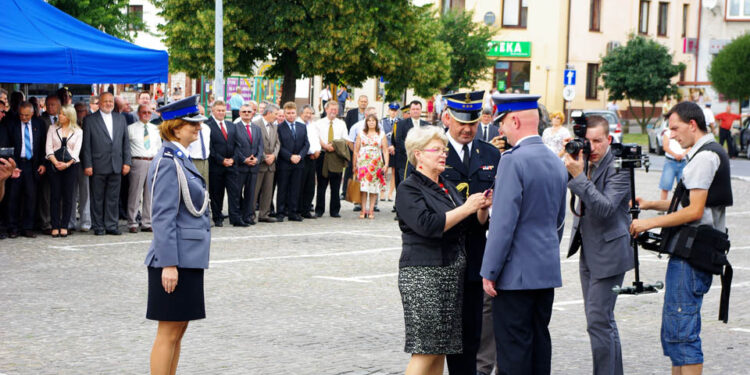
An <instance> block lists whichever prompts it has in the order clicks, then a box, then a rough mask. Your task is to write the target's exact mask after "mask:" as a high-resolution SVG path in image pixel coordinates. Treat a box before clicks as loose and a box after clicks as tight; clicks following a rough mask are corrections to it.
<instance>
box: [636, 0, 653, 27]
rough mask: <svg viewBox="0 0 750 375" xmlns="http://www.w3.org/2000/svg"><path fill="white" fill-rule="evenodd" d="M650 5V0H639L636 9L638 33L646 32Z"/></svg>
mask: <svg viewBox="0 0 750 375" xmlns="http://www.w3.org/2000/svg"><path fill="white" fill-rule="evenodd" d="M650 5H651V2H650V1H646V0H641V3H640V6H639V10H638V33H639V34H648V8H649V6H650Z"/></svg>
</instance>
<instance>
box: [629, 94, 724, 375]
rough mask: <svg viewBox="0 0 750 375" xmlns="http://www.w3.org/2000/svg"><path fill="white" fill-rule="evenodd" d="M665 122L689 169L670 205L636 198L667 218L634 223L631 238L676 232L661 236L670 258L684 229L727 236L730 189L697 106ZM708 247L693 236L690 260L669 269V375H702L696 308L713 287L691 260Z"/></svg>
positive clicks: (665, 344)
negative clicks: (658, 230)
mask: <svg viewBox="0 0 750 375" xmlns="http://www.w3.org/2000/svg"><path fill="white" fill-rule="evenodd" d="M667 116H668V118H669V130H670V131H671V137H672V138H673V139H676V140H677V142H679V143H680V146H681V147H683V148H688V147H691V149H690V151H689V152H688V155H687V156H688V164H687V165H686V166H685V169H684V170H683V173H682V180H681V181H680V183H679V184H678V185H677V189H675V193H674V195H675V197H674V198H673V201H674V204H671V203H670V201H667V200H661V201H644V200H643V199H641V198H636V200H637V202H638V204H639V205H640V206H641V208H642V209H654V210H660V211H668V210H669V212H668V213H667V214H666V215H663V216H657V217H653V218H648V219H641V220H633V222H632V223H631V224H630V233H631V234H632V235H634V236H635V235H638V234H639V233H641V232H644V231H647V230H649V229H652V228H659V227H678V226H679V227H680V228H675V229H679V231H677V232H676V234H675V235H673V236H671V240H670V238H667V237H669V236H665V232H664V231H663V232H662V237H663V238H662V241H663V242H664V243H663V245H666V246H667V249H669V250H671V251H669V253H672V254H674V253H675V251H678V253H680V252H679V250H680V249H681V247H678V245H680V244H681V241H677V240H678V239H680V238H679V237H681V236H680V233H682V232H687V229H696V230H697V228H698V226H701V225H706V226H708V228H713V230H716V231H718V232H720V233H724V232H725V207H726V206H731V205H732V187H731V184H730V172H729V157H728V156H727V154H726V152H725V151H724V149H723V148H721V146H720V145H719V144H718V143H716V142H715V140H714V136H713V134H711V133H707V131H708V130H707V128H706V122H705V120H704V117H703V111H702V110H701V108H700V107H699V106H698V105H697V104H695V103H691V102H682V103H679V104H677V105H675V106H674V107H672V109H671V110H670V111H669V113H667ZM683 193H684V194H683ZM680 196H682V197H680ZM681 198H682V199H681ZM677 203H679V205H677ZM670 206H672V207H671V208H672V209H670ZM675 208H676V210H675ZM673 210H674V212H672V211H673ZM704 228H706V227H702V228H701V229H704ZM700 233H701V232H700V231H698V234H700ZM667 234H669V231H667ZM711 242H712V241H708V242H707V241H701V238H700V236H696V237H695V242H694V244H699V245H698V246H691V247H692V249H691V258H690V260H688V259H684V258H682V257H680V256H671V257H670V259H669V264H668V265H667V275H666V280H665V284H666V292H665V293H664V307H663V310H662V329H661V343H662V349H663V350H664V355H666V356H669V358H670V359H671V360H672V373H673V374H688V373H689V374H700V373H701V372H702V371H703V352H702V349H701V340H700V337H699V335H700V327H701V323H700V319H701V317H700V307H701V304H702V302H703V295H704V294H705V293H706V292H708V289H709V288H710V287H711V281H712V275H711V273H709V272H705V271H703V270H700V269H698V268H696V266H695V264H696V263H695V262H694V261H695V260H696V259H694V258H692V254H697V255H699V253H703V252H705V251H708V252H710V251H712V249H711V248H710V247H711ZM720 312H721V308H720ZM725 314H726V311H725ZM720 317H721V313H720Z"/></svg>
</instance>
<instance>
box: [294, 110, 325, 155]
mask: <svg viewBox="0 0 750 375" xmlns="http://www.w3.org/2000/svg"><path fill="white" fill-rule="evenodd" d="M297 122H301V123H303V124H305V129H307V141H308V142H310V148H309V149H308V150H307V154H308V155H312V154H314V153H316V152H318V151H320V141H319V139H320V138H318V127H317V126H315V125H314V123H313V122H312V121H310V122H304V121H302V119H301V118H299V117H297ZM327 136H328V133H326V137H327ZM326 139H327V138H326Z"/></svg>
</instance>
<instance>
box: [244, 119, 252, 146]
mask: <svg viewBox="0 0 750 375" xmlns="http://www.w3.org/2000/svg"><path fill="white" fill-rule="evenodd" d="M245 130H247V136H248V138H250V144H251V145H252V144H253V132H252V131H250V124H245Z"/></svg>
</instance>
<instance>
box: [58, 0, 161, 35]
mask: <svg viewBox="0 0 750 375" xmlns="http://www.w3.org/2000/svg"><path fill="white" fill-rule="evenodd" d="M47 2H48V3H49V4H50V5H53V6H54V7H55V8H57V9H60V10H61V11H63V12H65V13H67V14H69V15H71V16H73V17H75V18H76V19H78V20H79V21H82V22H84V23H86V24H88V25H90V26H93V27H95V28H97V29H99V30H101V31H103V32H105V33H107V34H109V35H112V36H114V37H116V38H120V39H124V40H127V41H132V40H133V39H132V36H135V35H137V33H138V31H139V30H140V31H148V30H146V25H145V23H143V19H141V18H140V16H139V15H137V14H134V13H128V5H129V4H130V1H128V0H48V1H47ZM131 32H132V35H131Z"/></svg>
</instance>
